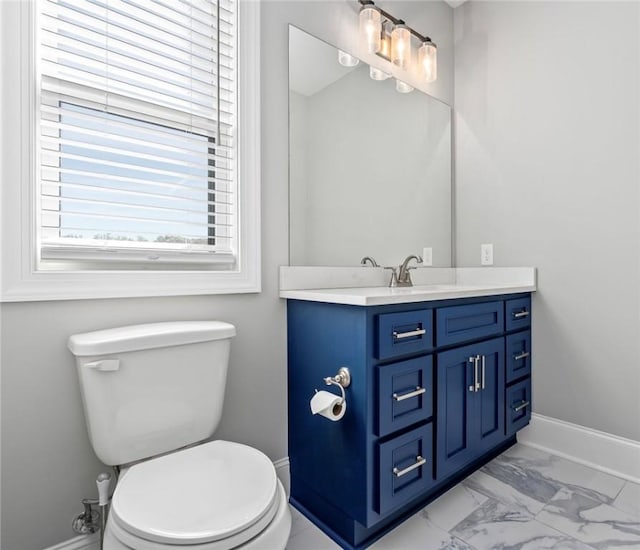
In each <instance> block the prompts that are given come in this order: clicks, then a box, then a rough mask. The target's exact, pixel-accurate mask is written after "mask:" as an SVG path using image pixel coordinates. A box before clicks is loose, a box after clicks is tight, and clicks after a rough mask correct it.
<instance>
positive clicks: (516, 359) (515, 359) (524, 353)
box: [513, 351, 531, 361]
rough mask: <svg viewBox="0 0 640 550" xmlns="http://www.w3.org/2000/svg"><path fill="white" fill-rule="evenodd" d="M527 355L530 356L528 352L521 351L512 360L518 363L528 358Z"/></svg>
mask: <svg viewBox="0 0 640 550" xmlns="http://www.w3.org/2000/svg"><path fill="white" fill-rule="evenodd" d="M529 355H531V354H530V353H529V352H528V351H523V352H522V353H520V354H516V355H514V356H513V360H514V361H520V359H526V358H527V357H529Z"/></svg>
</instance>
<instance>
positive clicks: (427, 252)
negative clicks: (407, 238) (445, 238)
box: [422, 246, 433, 266]
mask: <svg viewBox="0 0 640 550" xmlns="http://www.w3.org/2000/svg"><path fill="white" fill-rule="evenodd" d="M422 265H426V266H428V265H433V248H431V247H430V246H425V247H424V248H423V249H422Z"/></svg>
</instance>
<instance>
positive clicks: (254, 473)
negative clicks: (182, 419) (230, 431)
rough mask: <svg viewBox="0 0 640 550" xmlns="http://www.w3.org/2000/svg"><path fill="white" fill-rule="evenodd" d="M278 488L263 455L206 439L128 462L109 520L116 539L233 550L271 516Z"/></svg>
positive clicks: (162, 544) (227, 443)
mask: <svg viewBox="0 0 640 550" xmlns="http://www.w3.org/2000/svg"><path fill="white" fill-rule="evenodd" d="M278 486H279V483H278V482H277V477H276V473H275V468H274V467H273V464H272V463H271V461H270V460H269V459H268V458H267V457H266V456H265V455H264V454H263V453H261V452H260V451H258V450H257V449H253V448H251V447H248V446H246V445H241V444H239V443H232V442H228V441H219V440H218V441H212V442H209V443H205V444H202V445H198V446H196V447H191V448H189V449H185V450H183V451H179V452H176V453H172V454H170V455H166V456H162V457H159V458H155V459H152V460H148V461H146V462H142V463H139V464H136V465H134V466H132V467H131V468H130V469H129V470H127V471H126V473H125V474H124V475H122V476H121V479H120V480H119V482H118V485H117V486H116V490H115V493H114V495H113V501H112V506H111V513H110V519H111V521H112V522H113V524H114V528H115V529H114V532H120V534H121V535H122V536H119V537H118V538H121V539H122V538H126V539H128V538H131V537H133V538H135V539H136V540H137V541H138V542H142V541H143V540H144V541H148V542H149V543H150V544H152V545H153V546H156V545H157V546H159V547H163V546H165V547H166V546H183V545H190V548H202V549H204V548H206V549H211V550H213V549H218V548H234V547H236V546H240V545H242V544H243V543H245V542H246V541H248V540H250V539H252V538H253V537H255V536H256V535H258V534H259V533H260V532H261V531H263V530H264V529H265V527H266V526H268V525H269V523H270V522H271V521H272V520H273V518H274V516H275V515H276V512H277V511H278V509H279V506H280V504H281V502H280V501H281V498H280V492H279V491H278ZM122 542H126V541H125V540H123V541H122ZM153 543H155V544H153Z"/></svg>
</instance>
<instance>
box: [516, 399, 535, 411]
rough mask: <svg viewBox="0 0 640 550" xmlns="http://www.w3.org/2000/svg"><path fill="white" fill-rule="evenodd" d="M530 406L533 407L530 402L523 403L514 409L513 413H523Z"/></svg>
mask: <svg viewBox="0 0 640 550" xmlns="http://www.w3.org/2000/svg"><path fill="white" fill-rule="evenodd" d="M529 405H531V402H530V401H523V402H522V403H520V404H519V405H518V406H517V407H513V412H518V411H521V410H522V409H524V408H525V407H528V406H529Z"/></svg>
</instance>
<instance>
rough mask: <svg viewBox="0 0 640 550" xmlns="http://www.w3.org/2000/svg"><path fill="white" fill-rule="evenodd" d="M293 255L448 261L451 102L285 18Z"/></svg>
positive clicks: (305, 260)
mask: <svg viewBox="0 0 640 550" xmlns="http://www.w3.org/2000/svg"><path fill="white" fill-rule="evenodd" d="M289 29H290V31H289V88H290V93H289V155H290V166H289V178H290V184H289V186H290V187H289V193H290V195H289V203H290V227H289V235H290V264H291V265H326V266H345V265H357V264H359V262H360V259H361V258H362V257H363V256H366V255H371V256H373V257H375V258H376V260H377V261H378V262H379V263H380V264H382V265H394V264H398V263H400V262H401V261H402V259H403V258H404V257H406V256H407V255H408V254H421V253H422V249H423V247H432V248H433V265H435V266H450V265H451V109H450V108H449V106H447V105H446V104H444V103H441V102H440V101H438V100H436V99H434V98H431V97H430V96H428V95H426V94H424V93H422V92H419V91H418V90H414V91H413V92H411V93H408V94H400V93H398V92H397V91H396V89H395V81H394V80H393V79H389V80H387V81H374V80H372V79H371V78H370V77H369V67H368V65H366V64H364V63H360V64H359V65H357V66H356V67H349V68H347V67H342V66H341V65H339V64H338V50H337V49H335V48H334V47H332V46H330V45H328V44H326V43H325V42H322V41H320V40H318V39H317V38H315V37H313V36H311V35H309V34H307V33H305V32H303V31H301V30H299V29H297V28H295V27H290V28H289Z"/></svg>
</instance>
